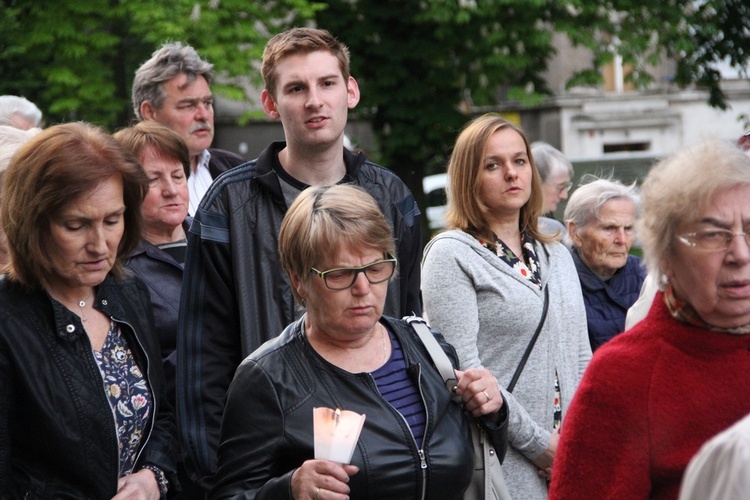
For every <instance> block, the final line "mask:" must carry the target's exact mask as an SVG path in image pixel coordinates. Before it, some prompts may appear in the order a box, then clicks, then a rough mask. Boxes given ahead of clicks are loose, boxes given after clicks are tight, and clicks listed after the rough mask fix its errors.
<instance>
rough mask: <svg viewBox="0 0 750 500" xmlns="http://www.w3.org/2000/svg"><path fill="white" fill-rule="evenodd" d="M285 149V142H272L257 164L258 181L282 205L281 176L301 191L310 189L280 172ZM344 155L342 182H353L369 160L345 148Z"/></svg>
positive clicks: (256, 177)
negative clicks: (281, 153)
mask: <svg viewBox="0 0 750 500" xmlns="http://www.w3.org/2000/svg"><path fill="white" fill-rule="evenodd" d="M285 147H286V142H285V141H276V142H272V143H271V144H269V145H268V147H266V149H264V150H263V151H262V152H261V153H260V155H259V156H258V160H257V162H256V164H255V179H256V181H257V182H258V183H259V184H261V185H262V186H263V187H264V188H265V189H267V190H268V191H269V192H270V193H271V194H272V195H273V197H274V198H275V199H276V200H277V201H280V202H282V203H283V201H284V193H283V192H282V191H281V184H280V183H279V177H280V176H284V177H285V178H286V179H287V180H291V182H290V183H291V184H292V185H296V184H298V185H297V187H298V188H299V189H300V190H302V189H305V188H306V187H308V186H307V185H306V184H303V183H301V182H299V181H297V180H296V179H294V178H293V177H291V176H290V175H289V174H287V173H286V172H283V171H279V169H280V168H281V165H280V164H279V151H281V150H282V149H284V148H285ZM343 154H344V165H345V166H346V174H345V175H344V178H343V179H342V180H341V182H342V183H348V182H353V181H354V180H355V179H356V178H357V176H358V175H359V171H360V169H361V168H362V165H364V164H365V161H366V160H367V159H366V157H365V154H364V153H362V152H360V153H357V154H354V153H352V152H351V151H349V150H348V149H346V148H344V151H343ZM295 183H296V184H295Z"/></svg>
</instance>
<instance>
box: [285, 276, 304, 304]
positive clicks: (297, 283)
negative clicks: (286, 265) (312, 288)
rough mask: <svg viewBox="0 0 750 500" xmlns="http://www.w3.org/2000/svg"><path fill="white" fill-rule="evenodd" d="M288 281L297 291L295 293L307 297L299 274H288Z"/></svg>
mask: <svg viewBox="0 0 750 500" xmlns="http://www.w3.org/2000/svg"><path fill="white" fill-rule="evenodd" d="M289 281H290V282H291V283H292V288H294V289H295V290H296V291H297V294H298V295H299V296H300V297H302V298H303V299H304V298H306V297H307V290H306V289H305V286H304V285H303V284H302V281H301V280H300V279H299V276H297V275H296V274H294V273H291V274H290V275H289Z"/></svg>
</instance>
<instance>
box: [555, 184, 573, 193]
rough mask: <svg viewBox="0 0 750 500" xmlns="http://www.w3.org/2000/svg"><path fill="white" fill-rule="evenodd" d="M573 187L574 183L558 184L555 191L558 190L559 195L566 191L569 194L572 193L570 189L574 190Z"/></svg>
mask: <svg viewBox="0 0 750 500" xmlns="http://www.w3.org/2000/svg"><path fill="white" fill-rule="evenodd" d="M572 187H573V183H572V182H568V183H566V184H557V185H556V186H555V189H557V192H559V193H562V192H563V191H565V192H566V193H567V192H568V191H570V188H572Z"/></svg>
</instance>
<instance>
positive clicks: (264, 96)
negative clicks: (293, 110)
mask: <svg viewBox="0 0 750 500" xmlns="http://www.w3.org/2000/svg"><path fill="white" fill-rule="evenodd" d="M260 103H261V105H262V106H263V112H264V113H265V114H266V116H267V117H269V118H272V119H274V120H278V119H279V118H281V115H279V110H278V109H277V108H276V102H275V101H274V100H273V96H272V95H271V93H270V92H269V91H268V90H266V89H263V91H262V92H261V93H260Z"/></svg>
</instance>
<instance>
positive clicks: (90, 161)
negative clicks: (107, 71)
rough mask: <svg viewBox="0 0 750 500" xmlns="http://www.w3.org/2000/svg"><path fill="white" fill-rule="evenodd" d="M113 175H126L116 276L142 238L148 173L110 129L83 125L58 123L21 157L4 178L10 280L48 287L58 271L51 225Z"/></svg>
mask: <svg viewBox="0 0 750 500" xmlns="http://www.w3.org/2000/svg"><path fill="white" fill-rule="evenodd" d="M113 175H120V176H122V182H123V201H124V204H125V214H124V215H123V217H124V220H125V230H124V232H123V235H122V239H121V240H120V245H119V247H118V252H117V259H116V260H115V263H114V265H113V267H112V271H111V273H112V275H113V276H115V277H117V278H121V277H122V276H123V265H122V259H123V258H124V257H125V256H127V255H129V254H130V253H131V252H132V251H133V250H134V249H135V247H136V246H137V245H138V242H139V240H140V230H141V228H140V204H141V203H142V202H143V199H144V197H145V195H146V191H147V190H148V181H147V179H146V176H145V174H144V173H143V170H142V169H141V168H140V166H139V165H138V163H137V161H136V160H135V158H133V157H132V155H130V154H128V153H126V152H124V151H123V150H122V149H121V148H120V147H119V145H118V143H117V141H115V139H114V138H113V137H112V136H111V135H110V134H109V133H107V132H106V131H105V130H103V129H101V128H99V127H96V126H94V125H90V124H87V123H83V122H75V123H66V124H63V125H55V126H52V127H49V128H48V129H46V130H44V131H42V132H41V133H40V134H39V135H37V136H36V137H34V138H32V139H30V140H29V141H28V142H27V143H26V144H24V145H23V146H22V147H21V148H20V149H19V150H18V152H17V153H16V155H15V156H14V158H13V161H12V162H11V164H10V165H9V166H8V170H7V172H6V174H5V179H4V180H3V198H2V210H1V216H2V223H3V226H4V227H5V232H6V234H7V238H8V250H9V255H10V262H9V263H8V264H7V265H6V267H5V268H4V271H5V272H7V273H8V278H9V279H11V280H14V281H18V282H20V283H22V284H24V285H26V286H29V287H31V288H38V287H41V288H46V287H47V286H48V276H50V275H51V274H52V273H53V265H52V256H51V255H50V248H52V244H51V243H52V242H51V232H50V221H51V218H52V217H53V216H54V215H56V214H58V213H60V212H61V211H62V210H63V209H64V208H65V206H66V205H67V204H68V203H70V202H72V201H73V200H77V199H78V198H80V197H81V196H85V195H86V194H87V193H90V192H91V191H93V190H94V189H96V188H97V187H98V186H100V185H101V184H102V183H103V182H105V181H107V180H108V179H109V178H110V177H112V176H113Z"/></svg>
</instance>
